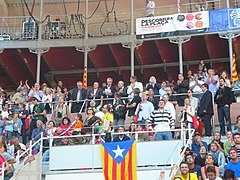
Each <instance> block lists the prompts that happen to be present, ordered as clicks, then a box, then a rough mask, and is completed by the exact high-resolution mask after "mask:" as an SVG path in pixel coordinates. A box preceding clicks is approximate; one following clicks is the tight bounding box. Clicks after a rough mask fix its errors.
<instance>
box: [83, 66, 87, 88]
mask: <svg viewBox="0 0 240 180" xmlns="http://www.w3.org/2000/svg"><path fill="white" fill-rule="evenodd" d="M83 88H87V67H86V66H85V67H84V70H83Z"/></svg>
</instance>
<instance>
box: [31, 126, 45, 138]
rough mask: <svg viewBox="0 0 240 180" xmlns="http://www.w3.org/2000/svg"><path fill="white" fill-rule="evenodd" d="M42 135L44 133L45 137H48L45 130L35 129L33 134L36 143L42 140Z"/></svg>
mask: <svg viewBox="0 0 240 180" xmlns="http://www.w3.org/2000/svg"><path fill="white" fill-rule="evenodd" d="M41 133H43V137H46V131H45V130H44V129H43V128H41V129H40V130H38V129H37V128H35V129H34V130H33V132H32V139H34V141H38V140H39V139H41Z"/></svg>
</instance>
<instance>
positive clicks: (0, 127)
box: [0, 119, 4, 135]
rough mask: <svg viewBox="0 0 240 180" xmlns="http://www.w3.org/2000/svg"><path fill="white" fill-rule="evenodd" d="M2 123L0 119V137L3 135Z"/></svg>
mask: <svg viewBox="0 0 240 180" xmlns="http://www.w3.org/2000/svg"><path fill="white" fill-rule="evenodd" d="M3 128H4V121H3V120H2V119H0V135H3Z"/></svg>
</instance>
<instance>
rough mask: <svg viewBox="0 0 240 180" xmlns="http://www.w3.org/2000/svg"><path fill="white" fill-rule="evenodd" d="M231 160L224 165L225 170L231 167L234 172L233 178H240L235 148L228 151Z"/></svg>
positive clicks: (239, 162)
mask: <svg viewBox="0 0 240 180" xmlns="http://www.w3.org/2000/svg"><path fill="white" fill-rule="evenodd" d="M228 154H229V157H230V159H231V161H230V162H229V163H228V164H227V165H226V167H225V170H227V169H231V170H233V171H234V173H235V178H237V179H240V161H239V159H238V152H237V150H236V149H235V148H231V149H230V150H229V151H228Z"/></svg>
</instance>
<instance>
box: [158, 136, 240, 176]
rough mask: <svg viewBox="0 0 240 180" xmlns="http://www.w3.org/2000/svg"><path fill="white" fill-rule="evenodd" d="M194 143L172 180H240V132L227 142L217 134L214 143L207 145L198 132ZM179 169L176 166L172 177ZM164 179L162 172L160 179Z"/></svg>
mask: <svg viewBox="0 0 240 180" xmlns="http://www.w3.org/2000/svg"><path fill="white" fill-rule="evenodd" d="M229 132H230V131H229ZM230 133H231V132H230ZM193 141H194V142H193V143H192V146H191V148H187V150H186V151H185V154H184V156H185V157H184V159H183V161H182V162H181V164H180V165H179V170H178V171H179V172H177V173H176V174H177V175H176V176H173V177H172V179H176V178H181V179H200V180H221V179H225V180H238V179H240V159H239V158H240V133H239V132H237V133H235V134H234V135H233V136H232V133H231V136H228V141H226V142H222V140H221V134H220V132H215V133H214V136H213V139H212V141H211V142H210V143H209V144H207V143H206V142H205V141H203V140H202V135H201V134H200V133H199V132H198V131H196V132H195V134H194V137H193ZM229 142H231V145H230V146H227V144H228V143H229ZM177 169H178V165H174V166H173V167H172V171H171V173H170V176H171V174H172V173H173V172H174V170H177ZM164 178H165V173H164V172H161V175H160V179H161V180H163V179H164Z"/></svg>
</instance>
